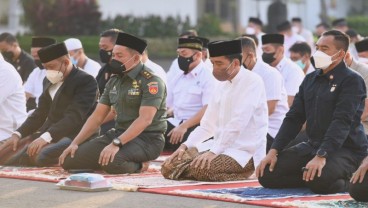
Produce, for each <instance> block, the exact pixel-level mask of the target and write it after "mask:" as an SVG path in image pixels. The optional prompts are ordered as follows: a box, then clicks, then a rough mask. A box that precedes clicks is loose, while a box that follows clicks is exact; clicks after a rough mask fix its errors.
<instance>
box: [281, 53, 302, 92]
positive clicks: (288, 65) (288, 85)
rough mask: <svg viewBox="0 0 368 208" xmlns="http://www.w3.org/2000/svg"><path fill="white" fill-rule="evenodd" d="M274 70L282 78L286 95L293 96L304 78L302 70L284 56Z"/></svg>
mask: <svg viewBox="0 0 368 208" xmlns="http://www.w3.org/2000/svg"><path fill="white" fill-rule="evenodd" d="M276 69H277V70H278V71H279V72H280V73H281V75H282V78H283V79H284V86H285V89H286V93H287V95H288V96H295V95H296V93H298V91H299V86H300V84H301V83H302V82H303V79H304V77H305V75H304V72H303V70H301V69H300V67H299V66H298V65H297V64H296V63H294V62H293V61H291V60H290V59H289V58H287V57H285V56H284V58H282V59H281V61H280V63H279V64H277V66H276Z"/></svg>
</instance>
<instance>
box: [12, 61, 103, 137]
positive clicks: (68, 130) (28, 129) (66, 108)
mask: <svg viewBox="0 0 368 208" xmlns="http://www.w3.org/2000/svg"><path fill="white" fill-rule="evenodd" d="M43 84H44V91H43V93H42V94H41V96H40V98H39V104H38V108H36V110H35V111H34V112H33V113H32V115H30V116H29V117H28V118H27V120H26V121H25V122H24V123H23V124H22V125H21V127H19V128H18V129H17V131H18V132H19V133H21V134H22V137H25V136H28V135H31V134H33V133H36V132H40V133H41V134H42V133H44V132H49V133H50V134H51V137H52V142H57V141H59V140H60V139H61V138H63V137H69V138H71V139H74V137H75V136H76V135H77V134H78V133H79V131H80V130H81V128H82V126H83V125H84V123H85V121H86V120H87V118H88V116H89V115H90V114H91V113H92V112H93V110H94V107H95V106H96V99H97V93H98V91H97V83H96V80H95V79H94V78H93V77H92V76H91V75H89V74H87V73H86V72H84V71H83V70H80V69H78V68H75V67H73V69H72V71H71V72H70V74H69V76H68V77H67V78H66V79H65V80H64V83H63V84H62V85H61V86H60V88H59V89H58V91H57V92H56V94H55V97H54V99H53V100H52V99H51V96H50V93H49V87H50V86H51V83H50V82H49V81H48V80H47V78H45V80H44V83H43Z"/></svg>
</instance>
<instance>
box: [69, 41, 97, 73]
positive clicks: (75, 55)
mask: <svg viewBox="0 0 368 208" xmlns="http://www.w3.org/2000/svg"><path fill="white" fill-rule="evenodd" d="M64 43H65V45H66V48H67V49H68V51H69V55H70V60H71V61H72V64H74V65H75V66H77V67H79V68H80V69H83V70H84V71H85V72H87V73H88V74H90V75H92V76H93V77H94V78H96V77H97V74H98V72H99V71H100V69H101V65H100V64H99V63H98V62H96V61H94V60H92V59H90V58H88V57H87V55H86V54H85V53H84V49H83V46H82V42H81V41H80V40H79V39H76V38H69V39H67V40H65V41H64Z"/></svg>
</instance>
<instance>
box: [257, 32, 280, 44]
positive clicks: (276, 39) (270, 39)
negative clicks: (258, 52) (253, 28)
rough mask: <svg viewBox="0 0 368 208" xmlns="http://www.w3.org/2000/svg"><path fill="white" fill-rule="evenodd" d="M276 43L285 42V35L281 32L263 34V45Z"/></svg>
mask: <svg viewBox="0 0 368 208" xmlns="http://www.w3.org/2000/svg"><path fill="white" fill-rule="evenodd" d="M269 43H276V44H281V45H283V44H284V36H283V35H281V34H266V35H262V45H265V44H269Z"/></svg>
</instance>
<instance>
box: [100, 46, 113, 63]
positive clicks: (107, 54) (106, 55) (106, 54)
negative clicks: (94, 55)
mask: <svg viewBox="0 0 368 208" xmlns="http://www.w3.org/2000/svg"><path fill="white" fill-rule="evenodd" d="M99 53H100V60H101V62H102V63H105V64H106V63H109V61H110V59H111V57H112V50H111V51H105V50H103V49H100V51H99Z"/></svg>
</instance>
